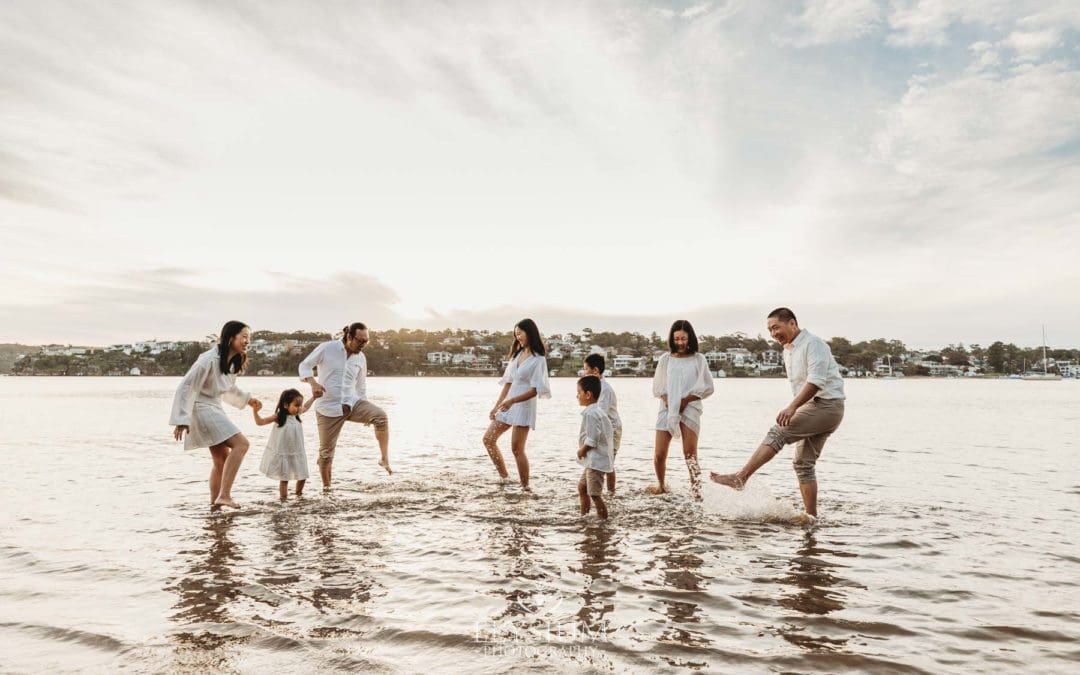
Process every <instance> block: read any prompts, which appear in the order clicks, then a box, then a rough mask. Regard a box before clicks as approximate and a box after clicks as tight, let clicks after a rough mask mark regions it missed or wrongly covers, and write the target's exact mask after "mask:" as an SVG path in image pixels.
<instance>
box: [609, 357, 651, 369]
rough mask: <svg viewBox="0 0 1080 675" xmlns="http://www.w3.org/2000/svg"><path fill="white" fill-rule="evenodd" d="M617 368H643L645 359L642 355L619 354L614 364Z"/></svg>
mask: <svg viewBox="0 0 1080 675" xmlns="http://www.w3.org/2000/svg"><path fill="white" fill-rule="evenodd" d="M612 367H613V368H615V370H643V369H644V368H645V359H643V358H642V357H640V356H630V355H629V354H618V355H616V356H615V362H614V363H613V364H612Z"/></svg>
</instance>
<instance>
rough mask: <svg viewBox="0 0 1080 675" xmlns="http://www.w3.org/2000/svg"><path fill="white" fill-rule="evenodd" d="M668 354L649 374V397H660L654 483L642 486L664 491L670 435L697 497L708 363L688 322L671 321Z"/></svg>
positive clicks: (708, 390) (708, 385) (709, 385)
mask: <svg viewBox="0 0 1080 675" xmlns="http://www.w3.org/2000/svg"><path fill="white" fill-rule="evenodd" d="M668 348H669V349H670V350H671V351H670V352H669V353H667V354H664V355H663V356H661V357H660V362H659V363H658V364H657V365H656V375H655V376H654V377H653V396H655V397H657V398H659V399H660V410H659V412H658V413H657V416H656V446H655V452H654V455H653V468H654V469H655V470H656V481H657V484H656V485H652V486H649V487H648V488H646V492H648V493H649V494H661V493H664V492H667V484H666V483H665V480H664V479H665V477H666V474H667V456H668V448H669V447H670V446H671V439H672V438H680V437H681V438H682V449H683V457H684V458H686V468H687V469H688V470H689V472H690V490H691V492H692V494H693V495H694V498H695V499H700V498H701V467H700V466H699V465H698V459H697V446H698V435H699V434H700V433H701V412H702V405H701V400H702V399H705V398H708V397H709V396H710V395H711V394H712V393H713V381H712V374H711V373H710V372H709V363H708V361H706V360H705V357H704V356H703V355H701V354H699V353H698V341H697V335H695V334H694V327H693V326H691V325H690V322H689V321H686V320H685V319H680V320H678V321H676V322H675V323H673V324H671V331H670V332H669V333H668Z"/></svg>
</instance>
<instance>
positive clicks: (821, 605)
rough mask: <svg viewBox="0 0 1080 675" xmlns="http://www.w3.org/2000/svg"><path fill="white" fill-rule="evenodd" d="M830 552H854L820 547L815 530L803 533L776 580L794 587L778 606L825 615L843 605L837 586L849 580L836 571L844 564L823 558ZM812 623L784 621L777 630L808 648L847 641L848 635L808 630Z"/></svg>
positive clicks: (825, 648) (834, 646)
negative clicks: (793, 553)
mask: <svg viewBox="0 0 1080 675" xmlns="http://www.w3.org/2000/svg"><path fill="white" fill-rule="evenodd" d="M829 555H833V556H841V557H843V556H850V555H853V554H848V553H846V552H844V551H838V550H835V549H827V548H823V547H821V546H819V545H818V540H817V536H816V533H815V532H813V531H809V532H806V533H805V535H804V539H803V541H802V545H801V546H800V547H799V549H798V550H797V551H796V552H795V555H794V556H792V557H791V559H790V560H789V561H788V572H787V574H785V575H783V576H781V577H780V578H778V579H777V580H776V583H778V584H782V585H783V586H788V587H791V588H792V589H794V592H790V593H785V594H784V595H783V597H781V598H780V599H779V601H778V604H779V605H780V606H781V607H784V608H786V609H789V610H793V611H796V612H799V613H800V614H803V615H810V616H825V615H828V614H831V613H833V612H837V611H839V610H842V609H844V602H843V601H844V594H843V593H841V592H840V591H839V590H838V587H840V586H845V585H850V584H849V582H848V581H847V580H845V579H844V578H842V577H840V576H839V575H838V574H837V573H836V571H837V570H838V569H840V568H842V567H843V565H841V564H839V563H835V562H830V561H828V560H826V559H825V556H829ZM815 623H816V622H805V623H804V622H798V623H787V624H784V625H783V626H782V627H781V628H780V629H779V633H780V636H781V637H783V638H784V639H785V640H787V641H788V642H790V643H792V644H794V645H796V646H798V647H801V648H803V649H806V650H809V651H836V650H838V649H840V648H842V647H843V646H844V645H846V644H847V642H848V639H849V638H847V637H828V636H825V635H811V634H809V633H807V629H808V628H811V627H813V626H814V625H815ZM829 625H831V622H829Z"/></svg>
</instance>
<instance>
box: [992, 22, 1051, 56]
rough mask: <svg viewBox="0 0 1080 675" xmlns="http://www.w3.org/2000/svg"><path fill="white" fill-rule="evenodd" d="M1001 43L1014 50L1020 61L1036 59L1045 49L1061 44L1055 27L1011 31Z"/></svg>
mask: <svg viewBox="0 0 1080 675" xmlns="http://www.w3.org/2000/svg"><path fill="white" fill-rule="evenodd" d="M1001 44H1002V45H1003V46H1005V47H1008V48H1010V49H1012V50H1014V51H1015V52H1016V58H1017V59H1018V60H1020V61H1036V60H1038V59H1039V57H1041V56H1042V55H1043V54H1044V53H1046V52H1047V51H1049V50H1051V49H1053V48H1054V47H1057V46H1059V45H1060V44H1061V34H1060V33H1059V32H1058V31H1057V30H1055V29H1052V28H1050V29H1047V30H1040V31H1013V32H1012V33H1010V34H1009V36H1008V37H1007V38H1005V39H1004V40H1002V41H1001Z"/></svg>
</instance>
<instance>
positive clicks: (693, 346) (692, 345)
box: [667, 319, 698, 354]
mask: <svg viewBox="0 0 1080 675" xmlns="http://www.w3.org/2000/svg"><path fill="white" fill-rule="evenodd" d="M677 330H681V331H684V332H685V333H686V336H687V337H689V338H690V339H689V340H688V344H687V345H686V351H687V352H689V353H691V354H697V350H698V343H697V333H695V332H694V327H693V326H691V325H690V322H689V321H687V320H686V319H679V320H678V321H676V322H675V323H673V324H671V330H670V331H668V335H667V344H668V349H670V350H671V353H672V354H674V353H675V352H676V351H678V350H677V349H675V331H677Z"/></svg>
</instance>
